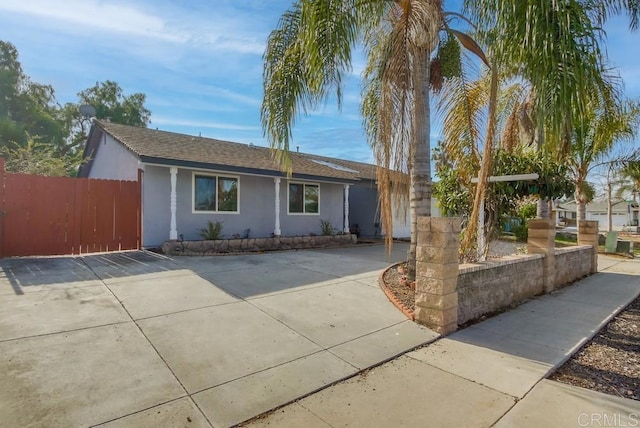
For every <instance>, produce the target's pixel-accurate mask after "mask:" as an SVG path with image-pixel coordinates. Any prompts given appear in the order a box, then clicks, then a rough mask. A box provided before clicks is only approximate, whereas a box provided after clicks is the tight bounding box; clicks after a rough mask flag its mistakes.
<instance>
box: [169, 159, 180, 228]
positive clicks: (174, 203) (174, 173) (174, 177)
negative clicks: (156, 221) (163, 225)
mask: <svg viewBox="0 0 640 428" xmlns="http://www.w3.org/2000/svg"><path fill="white" fill-rule="evenodd" d="M169 173H170V174H171V197H170V204H169V208H170V210H171V223H170V225H169V239H178V226H177V222H176V210H177V208H178V193H177V192H176V183H177V181H178V168H176V167H171V168H169Z"/></svg>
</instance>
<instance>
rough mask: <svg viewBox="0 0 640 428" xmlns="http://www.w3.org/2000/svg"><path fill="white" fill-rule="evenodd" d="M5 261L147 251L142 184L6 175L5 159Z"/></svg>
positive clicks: (0, 200)
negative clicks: (143, 248) (143, 240)
mask: <svg viewBox="0 0 640 428" xmlns="http://www.w3.org/2000/svg"><path fill="white" fill-rule="evenodd" d="M0 174H1V176H0V234H1V236H0V257H7V256H36V255H58V254H83V253H93V252H100V251H119V250H134V249H138V248H140V246H141V236H142V233H141V232H142V231H141V229H142V228H141V217H140V215H141V184H142V177H141V171H140V172H139V173H138V181H117V180H95V179H88V178H69V177H45V176H39V175H28V174H12V173H5V172H4V159H1V158H0Z"/></svg>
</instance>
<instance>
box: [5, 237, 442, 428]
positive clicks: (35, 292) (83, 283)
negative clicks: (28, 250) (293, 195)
mask: <svg viewBox="0 0 640 428" xmlns="http://www.w3.org/2000/svg"><path fill="white" fill-rule="evenodd" d="M406 249H407V246H406V245H396V247H395V252H394V254H393V257H392V259H393V260H401V259H403V258H404V257H405V254H406ZM389 263H390V262H389V261H388V260H387V258H386V256H385V251H384V247H383V246H381V245H378V246H357V247H354V248H345V249H331V250H322V251H296V252H282V253H267V254H251V255H242V256H224V257H175V258H166V257H163V256H159V255H156V254H153V253H148V252H130V253H117V254H105V255H93V256H87V257H57V258H27V259H5V260H1V261H0V268H1V271H0V426H3V427H4V426H6V427H53V426H64V427H75V426H95V425H100V424H105V426H110V427H114V426H123V427H129V426H136V427H137V426H149V427H152V426H153V427H155V426H169V427H171V426H189V427H199V426H205V427H206V426H221V427H224V426H230V425H233V424H237V423H240V422H242V421H244V420H247V419H249V418H251V417H253V416H255V415H258V414H260V413H263V412H265V411H268V410H270V409H272V408H275V407H278V406H281V405H283V404H285V403H288V402H291V401H292V400H295V399H297V398H299V397H301V396H304V395H307V394H310V393H312V392H314V391H317V390H319V389H321V388H324V387H326V386H327V385H330V384H332V383H334V382H337V381H339V380H341V379H345V378H347V377H350V376H352V375H353V374H355V373H357V372H359V371H360V370H361V369H364V368H367V367H370V366H372V365H377V364H380V363H381V362H384V361H387V360H389V359H392V358H393V357H395V356H397V355H399V354H402V353H404V352H406V351H408V350H411V349H414V348H416V347H418V346H420V345H422V344H425V343H428V342H430V341H433V340H434V339H435V338H436V334H435V333H433V332H432V331H430V330H428V329H426V328H423V327H420V326H418V325H416V324H414V323H412V322H410V321H408V320H407V319H406V318H405V317H404V315H402V314H401V313H400V312H399V311H398V310H397V309H396V308H395V307H394V306H393V305H391V303H389V301H388V300H387V299H386V297H385V296H384V294H383V293H382V292H381V290H380V288H379V287H378V284H377V276H378V274H379V272H380V271H381V269H383V268H384V267H386V266H388V264H389Z"/></svg>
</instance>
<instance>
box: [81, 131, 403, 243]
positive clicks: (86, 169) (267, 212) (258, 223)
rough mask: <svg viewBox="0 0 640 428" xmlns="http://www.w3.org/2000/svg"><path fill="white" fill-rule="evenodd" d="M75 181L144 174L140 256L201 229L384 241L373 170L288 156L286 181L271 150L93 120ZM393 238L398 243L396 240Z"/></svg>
mask: <svg viewBox="0 0 640 428" xmlns="http://www.w3.org/2000/svg"><path fill="white" fill-rule="evenodd" d="M84 155H85V157H88V158H89V159H90V160H89V161H88V162H87V163H85V164H83V165H82V166H81V168H80V171H79V175H80V176H81V177H89V178H102V179H117V180H136V179H137V176H138V169H142V170H143V180H142V213H143V214H142V227H143V246H144V247H155V246H159V245H161V244H162V243H163V242H164V241H166V240H169V239H181V238H184V239H186V240H190V239H200V237H199V230H200V229H201V228H203V227H205V226H206V224H207V221H209V220H212V221H216V220H217V221H220V222H222V224H223V230H222V233H223V234H224V236H225V237H227V238H230V237H232V236H233V235H240V236H242V237H244V236H246V235H247V234H249V236H251V237H268V236H271V235H283V236H295V235H308V234H310V233H317V234H319V233H320V220H328V221H330V222H331V224H332V225H333V226H334V228H336V229H337V230H339V231H345V232H348V231H349V230H353V227H354V226H355V225H356V224H357V225H358V228H359V231H360V234H361V235H363V236H375V235H378V236H379V235H380V232H381V231H380V228H379V221H378V220H377V219H378V215H377V213H378V210H377V191H376V184H375V166H374V165H370V164H365V163H359V162H351V161H345V160H340V159H332V158H327V157H322V156H316V155H311V154H304V153H297V152H294V153H291V158H292V166H293V173H292V176H291V178H287V177H286V176H285V175H284V174H283V173H282V172H281V170H280V169H279V167H278V165H277V164H276V162H275V161H274V159H273V156H272V153H271V150H270V149H268V148H264V147H258V146H254V145H252V144H239V143H232V142H227V141H220V140H215V139H211V138H203V137H195V136H190V135H184V134H177V133H172V132H165V131H158V130H154V129H149V128H139V127H132V126H126V125H118V124H115V123H109V122H103V121H99V120H94V122H93V126H92V128H91V131H90V133H89V137H88V139H87V145H86V147H85V152H84ZM396 236H397V234H396Z"/></svg>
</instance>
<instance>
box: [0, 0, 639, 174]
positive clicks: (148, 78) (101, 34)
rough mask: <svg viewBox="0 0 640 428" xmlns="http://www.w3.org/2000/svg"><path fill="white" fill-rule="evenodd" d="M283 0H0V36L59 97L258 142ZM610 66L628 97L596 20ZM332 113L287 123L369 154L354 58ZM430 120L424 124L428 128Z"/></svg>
mask: <svg viewBox="0 0 640 428" xmlns="http://www.w3.org/2000/svg"><path fill="white" fill-rule="evenodd" d="M290 4H291V1H290V0H215V1H211V0H210V1H202V0H190V1H187V0H174V1H169V0H153V1H152V0H139V1H124V0H123V1H118V0H110V1H99V0H64V1H51V0H0V29H1V30H0V39H1V40H5V41H9V42H11V43H13V44H14V45H15V46H16V47H17V49H18V51H19V53H20V61H21V63H22V66H23V69H24V71H25V73H26V74H27V75H29V76H30V77H31V78H32V79H33V80H34V81H36V82H39V83H44V84H51V85H53V87H54V88H55V90H56V96H57V98H58V101H59V102H61V103H64V102H70V101H76V100H77V97H76V93H77V92H79V91H81V90H83V89H85V88H88V87H90V86H93V85H94V84H95V82H97V81H104V80H114V81H116V82H118V83H119V84H120V86H121V87H122V88H123V90H124V92H125V93H126V94H130V93H133V92H143V93H145V94H146V95H147V104H146V105H147V107H148V108H149V109H150V110H151V113H152V114H151V125H150V126H151V127H154V128H155V127H157V128H159V129H162V130H168V131H175V132H181V133H186V134H193V135H198V134H199V133H201V134H202V135H203V136H208V137H213V138H219V139H224V140H229V141H236V142H244V143H249V142H251V143H254V144H258V145H267V142H266V140H265V139H264V137H263V133H262V129H261V126H260V103H261V100H262V53H263V51H264V45H265V41H266V38H267V36H268V34H269V32H270V30H271V29H273V28H275V26H276V24H277V22H278V19H279V17H280V15H281V14H282V12H283V11H285V10H286V9H287V8H288V6H289V5H290ZM606 30H607V33H608V40H609V42H608V50H609V56H610V60H611V63H612V65H613V66H615V67H618V68H619V72H620V74H621V75H622V77H623V79H624V81H625V84H626V92H627V96H629V97H635V98H638V97H640V55H638V53H640V49H638V42H640V32H636V33H630V32H629V31H628V29H627V22H626V20H624V19H617V18H616V19H614V20H613V21H611V23H610V24H609V25H608V26H607V28H606ZM353 65H354V67H353V73H352V75H350V76H349V78H348V79H347V81H346V82H345V88H344V89H345V92H344V94H345V95H344V100H343V101H344V103H343V107H342V111H338V109H337V107H336V104H335V101H334V100H329V102H328V103H327V104H326V105H325V106H324V107H321V108H320V109H319V110H318V111H316V112H311V113H310V115H309V116H308V117H302V118H300V119H299V120H298V121H297V123H296V126H295V128H294V134H293V136H294V143H293V145H294V146H296V145H297V146H300V150H301V151H304V152H308V153H316V154H323V155H326V156H332V157H340V158H345V159H351V160H356V161H364V162H371V161H373V157H372V155H371V153H370V149H369V147H368V145H367V143H366V138H365V136H364V134H363V131H362V122H361V117H360V114H359V95H360V86H359V82H360V79H359V76H360V72H361V71H362V68H363V66H364V61H363V59H362V58H361V57H359V56H357V57H356V60H355V62H354V64H353ZM437 128H438V125H437V123H436V124H434V128H433V130H432V132H433V134H434V137H437V134H438V132H437Z"/></svg>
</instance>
